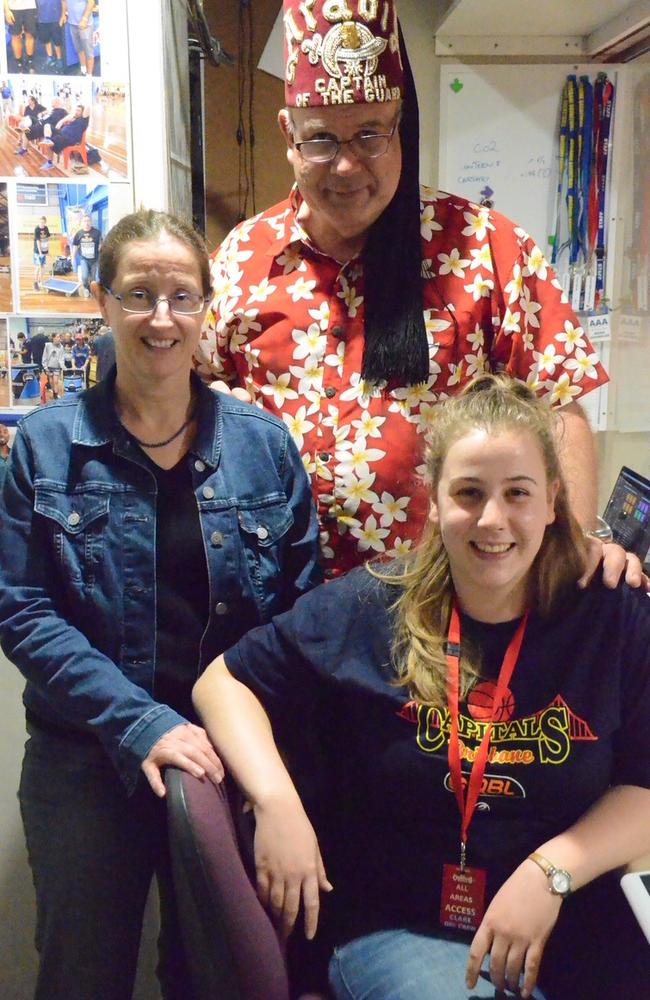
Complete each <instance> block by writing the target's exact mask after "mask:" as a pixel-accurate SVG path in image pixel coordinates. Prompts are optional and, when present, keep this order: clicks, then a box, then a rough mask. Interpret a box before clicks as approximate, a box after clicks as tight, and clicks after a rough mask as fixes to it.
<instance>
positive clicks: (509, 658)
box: [447, 604, 528, 869]
mask: <svg viewBox="0 0 650 1000" xmlns="http://www.w3.org/2000/svg"><path fill="white" fill-rule="evenodd" d="M527 622H528V612H526V614H525V615H524V617H523V618H522V620H521V622H520V623H519V625H518V627H517V631H516V632H515V634H514V635H513V637H512V639H511V640H510V642H509V643H508V648H507V649H506V652H505V656H504V657H503V663H502V664H501V669H500V670H499V677H498V679H497V686H496V691H495V692H494V699H493V702H492V717H491V718H490V719H489V721H488V723H487V725H486V727H485V732H484V734H483V739H482V740H481V743H480V745H479V748H478V750H477V751H476V757H475V758H474V764H473V766H472V770H471V773H470V777H469V782H468V783H467V793H466V794H465V793H464V791H463V780H462V770H461V766H460V746H459V738H458V696H459V687H460V683H459V679H460V616H459V614H458V608H457V607H456V605H455V604H454V606H453V608H452V611H451V621H450V622H449V635H448V637H447V705H448V708H449V713H450V715H451V730H450V733H449V751H448V760H449V770H450V773H451V780H452V785H453V789H454V794H455V796H456V801H457V802H458V809H459V811H460V817H461V827H460V867H461V869H463V868H464V867H465V851H466V845H467V833H468V830H469V825H470V823H471V821H472V816H473V815H474V810H475V808H476V803H477V800H478V797H479V794H480V791H481V783H482V781H483V775H484V774H485V767H486V764H487V758H488V751H489V745H490V736H491V734H492V725H493V723H494V718H493V715H494V706H495V705H496V706H499V705H501V703H502V701H503V696H504V694H505V692H506V690H507V688H508V685H509V684H510V679H511V677H512V674H513V671H514V669H515V664H516V662H517V660H518V659H519V652H520V650H521V644H522V642H523V639H524V632H525V631H526V624H527Z"/></svg>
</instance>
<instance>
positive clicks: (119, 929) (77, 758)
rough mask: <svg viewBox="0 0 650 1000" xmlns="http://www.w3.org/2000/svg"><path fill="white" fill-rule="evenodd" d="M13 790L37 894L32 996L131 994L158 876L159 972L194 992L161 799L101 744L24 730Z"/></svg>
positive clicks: (179, 994) (117, 997)
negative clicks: (126, 776) (128, 783)
mask: <svg viewBox="0 0 650 1000" xmlns="http://www.w3.org/2000/svg"><path fill="white" fill-rule="evenodd" d="M19 799H20V805H21V813H22V818H23V825H24V828H25V836H26V840H27V850H28V854H29V862H30V865H31V868H32V873H33V876H34V885H35V888H36V903H37V927H36V947H37V949H38V951H39V955H40V967H39V975H38V983H37V987H36V993H35V1000H131V995H132V992H133V982H134V978H135V972H136V966H137V959H138V950H139V945H140V935H141V930H142V919H143V913H144V907H145V903H146V900H147V895H148V892H149V887H150V884H151V880H152V877H153V875H154V873H155V874H156V876H157V878H158V885H159V892H160V908H161V932H160V937H159V940H158V950H159V964H158V970H157V971H158V977H159V979H160V982H161V986H162V991H163V996H164V997H165V1000H191V996H192V992H191V988H190V985H189V980H188V975H187V971H186V967H185V961H184V956H183V952H182V947H181V939H180V932H179V928H178V924H177V917H176V911H175V906H174V901H173V894H172V887H171V866H170V859H169V854H168V848H167V823H166V814H165V803H164V801H161V800H159V799H157V798H156V796H154V794H153V792H151V791H150V789H149V786H148V784H147V782H146V781H145V780H144V778H143V779H142V781H141V782H140V783H139V786H138V789H137V790H136V792H135V794H134V795H133V796H131V797H130V798H129V797H127V795H126V792H125V790H124V788H123V786H122V784H121V782H120V780H119V778H118V776H117V774H116V772H115V770H114V768H113V767H112V765H111V764H110V762H109V760H108V758H107V756H106V754H105V753H104V751H103V750H102V749H101V747H100V746H99V745H94V744H93V745H87V744H85V743H78V742H73V741H72V740H68V739H62V738H59V737H57V736H53V735H51V734H49V733H44V732H43V731H41V730H36V729H33V728H32V729H30V739H29V740H28V741H27V744H26V746H25V757H24V760H23V768H22V775H21V781H20V791H19Z"/></svg>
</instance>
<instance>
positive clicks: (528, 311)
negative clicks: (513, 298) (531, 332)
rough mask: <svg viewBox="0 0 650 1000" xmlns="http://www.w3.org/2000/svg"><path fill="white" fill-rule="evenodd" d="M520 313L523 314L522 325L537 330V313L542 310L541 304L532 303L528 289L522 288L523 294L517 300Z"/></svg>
mask: <svg viewBox="0 0 650 1000" xmlns="http://www.w3.org/2000/svg"><path fill="white" fill-rule="evenodd" d="M519 305H520V307H521V311H522V312H523V314H524V323H525V324H526V325H527V326H534V327H537V328H538V329H539V316H538V315H537V313H538V312H539V311H540V309H541V308H542V304H541V302H534V301H533V299H531V297H530V291H529V290H528V288H524V294H523V295H522V297H521V298H520V299H519Z"/></svg>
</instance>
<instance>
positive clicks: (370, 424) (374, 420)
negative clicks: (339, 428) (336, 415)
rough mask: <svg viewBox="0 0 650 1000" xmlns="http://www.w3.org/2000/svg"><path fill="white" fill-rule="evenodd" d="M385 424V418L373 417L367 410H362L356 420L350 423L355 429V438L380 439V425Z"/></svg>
mask: <svg viewBox="0 0 650 1000" xmlns="http://www.w3.org/2000/svg"><path fill="white" fill-rule="evenodd" d="M385 423H386V417H373V416H371V415H370V414H369V413H368V411H367V410H362V412H361V416H360V417H359V419H358V420H353V421H352V426H353V427H356V428H357V432H358V433H357V437H362V436H363V437H374V438H380V437H381V425H382V424H385Z"/></svg>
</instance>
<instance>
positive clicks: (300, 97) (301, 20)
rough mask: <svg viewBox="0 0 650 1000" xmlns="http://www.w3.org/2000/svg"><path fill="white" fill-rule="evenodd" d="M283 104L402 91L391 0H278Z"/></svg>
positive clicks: (389, 97) (376, 98) (359, 99)
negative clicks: (281, 28) (281, 7)
mask: <svg viewBox="0 0 650 1000" xmlns="http://www.w3.org/2000/svg"><path fill="white" fill-rule="evenodd" d="M283 2H284V65H285V83H284V93H285V99H286V103H287V107H294V108H304V107H322V106H323V105H336V104H373V103H376V102H382V101H398V100H400V99H401V98H402V97H403V96H404V70H403V67H402V59H401V55H400V49H399V36H398V27H397V12H396V10H395V3H394V0H283Z"/></svg>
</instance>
